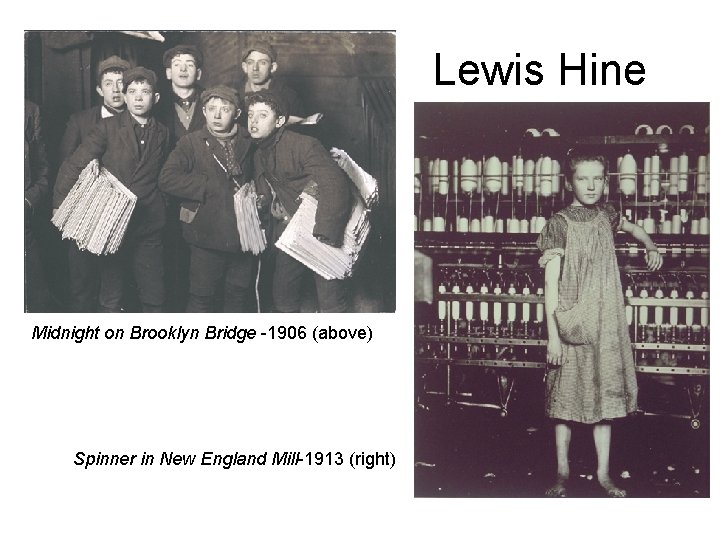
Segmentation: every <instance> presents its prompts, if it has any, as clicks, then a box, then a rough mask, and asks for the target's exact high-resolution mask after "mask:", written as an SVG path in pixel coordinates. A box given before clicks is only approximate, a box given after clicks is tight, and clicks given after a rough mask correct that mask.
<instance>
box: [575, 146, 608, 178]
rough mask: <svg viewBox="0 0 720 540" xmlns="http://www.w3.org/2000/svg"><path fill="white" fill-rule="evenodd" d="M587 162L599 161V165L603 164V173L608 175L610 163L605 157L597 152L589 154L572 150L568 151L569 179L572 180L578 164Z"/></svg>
mask: <svg viewBox="0 0 720 540" xmlns="http://www.w3.org/2000/svg"><path fill="white" fill-rule="evenodd" d="M585 161H597V162H598V163H602V166H603V173H604V174H607V170H608V163H607V159H606V158H605V156H603V155H602V154H598V153H596V152H588V151H582V150H576V149H574V148H571V149H570V150H568V155H567V170H568V171H569V173H568V178H572V175H573V174H575V169H577V166H578V164H579V163H583V162H585Z"/></svg>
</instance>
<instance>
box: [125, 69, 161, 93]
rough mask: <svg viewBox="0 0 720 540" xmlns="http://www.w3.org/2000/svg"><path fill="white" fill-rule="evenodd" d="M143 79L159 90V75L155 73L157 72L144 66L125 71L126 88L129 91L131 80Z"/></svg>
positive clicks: (155, 89)
mask: <svg viewBox="0 0 720 540" xmlns="http://www.w3.org/2000/svg"><path fill="white" fill-rule="evenodd" d="M141 79H145V80H146V81H147V82H148V84H149V85H150V86H152V87H153V90H154V91H157V76H156V75H155V72H154V71H151V70H149V69H148V68H145V67H142V66H137V67H134V68H130V69H128V70H127V71H126V72H125V73H123V86H124V87H125V88H124V90H125V91H127V87H128V85H129V84H130V83H131V82H134V81H139V80H141Z"/></svg>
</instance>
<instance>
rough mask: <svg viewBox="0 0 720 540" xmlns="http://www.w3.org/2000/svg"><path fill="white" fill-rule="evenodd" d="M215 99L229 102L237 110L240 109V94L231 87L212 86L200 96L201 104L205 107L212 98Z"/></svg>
mask: <svg viewBox="0 0 720 540" xmlns="http://www.w3.org/2000/svg"><path fill="white" fill-rule="evenodd" d="M214 97H218V98H222V99H225V100H227V101H229V102H230V103H232V104H233V105H235V108H236V109H239V108H240V94H238V92H237V90H235V89H233V88H230V87H229V86H225V85H224V84H218V85H216V86H211V87H210V88H208V89H206V90H204V91H203V93H202V94H200V102H201V103H202V104H203V105H205V103H207V101H208V100H209V99H210V98H214Z"/></svg>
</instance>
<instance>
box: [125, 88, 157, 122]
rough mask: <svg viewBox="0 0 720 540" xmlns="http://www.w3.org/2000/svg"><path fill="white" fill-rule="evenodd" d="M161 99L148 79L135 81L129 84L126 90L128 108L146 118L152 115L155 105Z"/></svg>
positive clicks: (136, 114)
mask: <svg viewBox="0 0 720 540" xmlns="http://www.w3.org/2000/svg"><path fill="white" fill-rule="evenodd" d="M159 99H160V94H156V93H154V90H153V87H152V86H150V85H149V84H148V82H147V81H133V82H131V83H130V84H128V87H127V91H126V92H125V103H127V108H128V110H129V111H130V112H131V113H133V114H134V115H135V116H140V117H141V118H145V117H147V116H149V115H150V111H151V110H152V107H153V105H155V103H157V101H158V100H159Z"/></svg>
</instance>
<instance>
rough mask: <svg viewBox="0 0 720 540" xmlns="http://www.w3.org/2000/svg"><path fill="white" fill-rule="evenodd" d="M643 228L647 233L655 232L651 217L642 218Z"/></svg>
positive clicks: (653, 221)
mask: <svg viewBox="0 0 720 540" xmlns="http://www.w3.org/2000/svg"><path fill="white" fill-rule="evenodd" d="M643 229H645V232H646V233H648V234H655V220H654V219H653V218H645V219H644V220H643Z"/></svg>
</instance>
